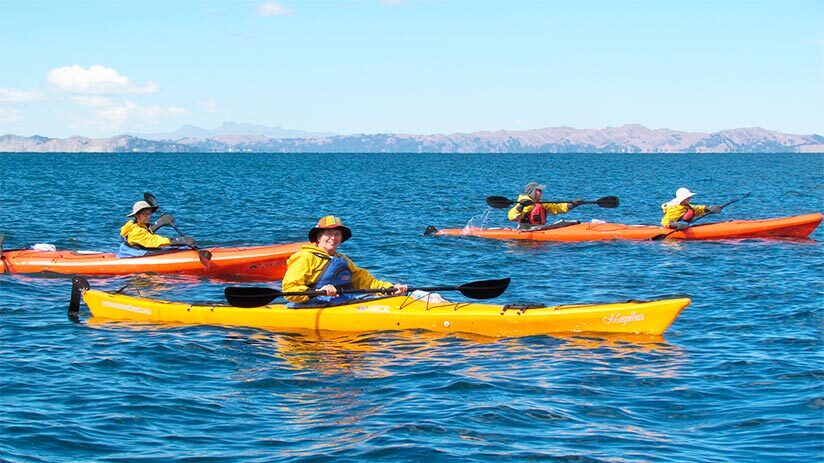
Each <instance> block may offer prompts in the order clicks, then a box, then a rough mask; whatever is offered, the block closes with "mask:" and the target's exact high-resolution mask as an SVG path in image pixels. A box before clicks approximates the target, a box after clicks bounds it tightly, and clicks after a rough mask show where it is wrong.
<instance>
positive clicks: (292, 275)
mask: <svg viewBox="0 0 824 463" xmlns="http://www.w3.org/2000/svg"><path fill="white" fill-rule="evenodd" d="M311 278H312V268H311V267H310V266H309V259H308V258H307V257H306V256H305V255H304V254H302V253H298V254H296V255H293V256H292V257H290V258H289V261H287V267H286V274H285V275H283V284H282V285H281V288H282V289H283V292H285V293H286V292H304V291H308V290H309V287H308V286H307V283H308V282H309V281H311V280H310V279H311ZM284 298H285V299H286V300H287V301H289V302H306V301H308V300H309V296H284Z"/></svg>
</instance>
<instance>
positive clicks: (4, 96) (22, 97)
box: [0, 87, 43, 103]
mask: <svg viewBox="0 0 824 463" xmlns="http://www.w3.org/2000/svg"><path fill="white" fill-rule="evenodd" d="M42 99H43V92H42V91H40V90H15V89H13V88H2V87H0V102H2V103H26V102H29V101H39V100H42Z"/></svg>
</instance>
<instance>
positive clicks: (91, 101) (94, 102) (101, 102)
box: [72, 96, 114, 107]
mask: <svg viewBox="0 0 824 463" xmlns="http://www.w3.org/2000/svg"><path fill="white" fill-rule="evenodd" d="M72 101H74V102H75V103H77V104H81V105H83V106H96V107H100V106H110V105H112V104H114V103H113V102H112V100H111V99H109V98H106V97H105V96H73V97H72Z"/></svg>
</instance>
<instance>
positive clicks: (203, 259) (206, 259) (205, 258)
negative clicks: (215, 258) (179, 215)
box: [143, 191, 212, 269]
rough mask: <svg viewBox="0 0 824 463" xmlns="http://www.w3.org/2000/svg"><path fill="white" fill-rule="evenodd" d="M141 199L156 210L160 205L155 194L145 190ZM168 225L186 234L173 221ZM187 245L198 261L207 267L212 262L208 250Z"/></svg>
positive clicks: (180, 233)
mask: <svg viewBox="0 0 824 463" xmlns="http://www.w3.org/2000/svg"><path fill="white" fill-rule="evenodd" d="M143 199H145V200H146V202H147V203H149V204H150V205H151V206H153V207H157V208H158V210H159V209H160V206H159V205H158V204H157V198H155V195H153V194H151V193H149V192H148V191H147V192H145V193H143ZM169 225H170V226H171V227H172V228H173V229H174V230H175V231H176V232H177V234H178V235H180V236H181V237H183V236H186V235H184V234H183V232H182V231H180V229H179V228H177V225H175V224H174V223H170V224H169ZM189 247H190V248H192V250H193V251H197V257H198V259H200V263H201V264H202V265H203V266H204V267H206V268H207V269H208V268H209V266H210V265H211V263H212V253H211V252H209V251H204V250H201V249H200V248H199V247H198V246H197V245H194V244H193V245H190V246H189Z"/></svg>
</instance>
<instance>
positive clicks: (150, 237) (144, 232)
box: [120, 220, 171, 249]
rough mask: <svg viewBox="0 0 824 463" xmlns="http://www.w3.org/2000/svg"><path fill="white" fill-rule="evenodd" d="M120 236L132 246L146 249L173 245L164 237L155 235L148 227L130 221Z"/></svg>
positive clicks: (122, 228) (123, 227) (121, 230)
mask: <svg viewBox="0 0 824 463" xmlns="http://www.w3.org/2000/svg"><path fill="white" fill-rule="evenodd" d="M120 236H122V237H123V239H124V240H126V244H129V245H130V246H134V245H137V246H143V247H144V248H149V249H156V248H159V247H161V246H167V245H169V244H171V240H169V238H166V237H165V236H162V235H155V234H154V233H152V232H151V230H149V226H148V225H140V224H138V223H137V222H135V221H133V220H130V221H128V222H126V223H125V224H124V225H123V226H122V227H120Z"/></svg>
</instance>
